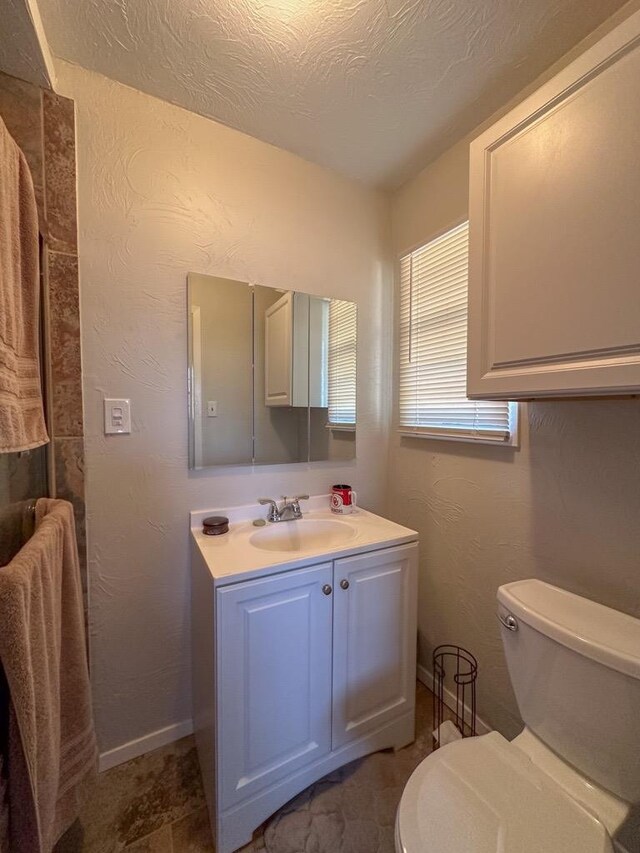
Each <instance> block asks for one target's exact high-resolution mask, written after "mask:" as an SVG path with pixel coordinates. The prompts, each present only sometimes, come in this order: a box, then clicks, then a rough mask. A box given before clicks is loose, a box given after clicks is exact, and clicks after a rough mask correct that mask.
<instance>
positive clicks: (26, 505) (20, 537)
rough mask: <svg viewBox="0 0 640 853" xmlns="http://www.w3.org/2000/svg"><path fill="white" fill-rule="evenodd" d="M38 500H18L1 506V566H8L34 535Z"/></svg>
mask: <svg viewBox="0 0 640 853" xmlns="http://www.w3.org/2000/svg"><path fill="white" fill-rule="evenodd" d="M35 506H36V502H35V501H34V500H30V501H18V502H17V503H12V504H7V505H6V506H3V507H0V568H2V566H6V565H7V563H10V562H11V560H13V558H14V557H15V555H16V554H17V553H18V551H19V550H20V549H21V548H22V546H23V545H25V544H26V543H27V542H28V541H29V539H31V537H32V536H33V531H34V527H35V521H36V514H35Z"/></svg>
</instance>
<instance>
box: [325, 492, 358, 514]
mask: <svg viewBox="0 0 640 853" xmlns="http://www.w3.org/2000/svg"><path fill="white" fill-rule="evenodd" d="M357 501H358V495H357V494H356V492H354V490H353V489H352V488H351V486H345V485H337V486H332V487H331V512H335V513H337V514H338V515H349V513H352V512H353V510H354V507H355V506H356V503H357Z"/></svg>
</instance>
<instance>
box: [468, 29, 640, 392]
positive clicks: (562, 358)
mask: <svg viewBox="0 0 640 853" xmlns="http://www.w3.org/2000/svg"><path fill="white" fill-rule="evenodd" d="M639 80H640V13H636V14H634V15H633V16H631V17H630V18H628V19H627V20H626V21H625V22H624V23H622V24H621V25H619V26H618V27H617V28H616V29H614V30H613V31H611V32H610V33H609V34H608V35H606V36H605V37H604V38H603V39H602V40H601V41H599V42H597V43H596V44H595V45H593V46H592V47H591V48H590V49H588V50H587V51H586V52H585V53H583V54H582V55H581V56H580V57H579V58H578V59H576V60H575V61H573V62H572V63H571V64H570V65H568V66H567V67H566V68H565V69H564V70H563V71H562V72H561V73H559V74H558V75H557V76H555V77H554V78H553V79H552V80H550V81H549V82H548V83H546V84H545V85H543V86H542V87H541V88H540V89H539V90H538V91H537V92H536V93H535V94H533V95H532V96H531V97H529V98H527V99H526V100H525V101H524V102H523V103H522V104H520V105H519V106H517V107H516V108H515V109H513V110H512V111H511V112H510V113H508V114H507V115H506V116H505V117H504V118H502V119H500V120H499V121H498V122H497V123H496V124H494V125H493V126H492V127H491V128H489V129H488V130H487V131H485V132H484V133H482V134H481V135H480V136H479V137H478V138H477V139H476V140H474V141H473V142H472V144H471V151H470V154H471V168H470V211H469V212H470V265H469V339H468V389H467V390H468V395H469V397H472V398H478V399H482V398H485V399H507V400H510V399H511V400H517V399H528V398H539V397H570V396H598V395H606V396H609V395H617V394H630V393H639V392H640V282H639V275H640V273H639V271H640V240H639V239H638V225H639V223H640V168H639V165H640V153H639V152H640V85H638V81H639Z"/></svg>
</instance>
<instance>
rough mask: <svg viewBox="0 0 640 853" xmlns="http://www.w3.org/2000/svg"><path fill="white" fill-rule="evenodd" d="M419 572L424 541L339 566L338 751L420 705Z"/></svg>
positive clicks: (335, 681) (335, 667) (336, 611)
mask: <svg viewBox="0 0 640 853" xmlns="http://www.w3.org/2000/svg"><path fill="white" fill-rule="evenodd" d="M417 569H418V546H417V544H412V545H401V546H399V547H396V548H388V549H385V550H383V551H374V552H372V553H369V554H361V555H358V556H355V557H346V558H345V559H342V560H336V562H335V563H334V581H335V593H334V595H335V601H334V635H333V727H332V743H333V748H334V749H337V748H338V747H340V746H342V745H343V744H346V743H349V742H350V741H352V740H356V739H357V738H359V737H362V736H363V735H365V734H366V733H368V732H370V731H371V730H373V729H376V728H378V727H379V726H381V725H383V724H384V723H386V722H388V721H390V720H392V719H393V718H395V717H397V716H398V715H400V714H402V713H403V712H405V711H411V710H412V709H413V707H414V704H415V679H416V606H415V602H416V595H417Z"/></svg>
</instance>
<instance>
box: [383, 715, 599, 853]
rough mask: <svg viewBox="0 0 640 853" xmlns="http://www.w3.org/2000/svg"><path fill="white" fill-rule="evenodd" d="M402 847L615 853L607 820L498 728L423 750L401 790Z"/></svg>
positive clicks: (445, 852) (408, 852)
mask: <svg viewBox="0 0 640 853" xmlns="http://www.w3.org/2000/svg"><path fill="white" fill-rule="evenodd" d="M396 847H397V849H398V851H399V853H613V849H614V848H613V846H612V842H611V838H610V836H609V834H608V833H607V831H606V829H605V827H604V826H603V824H602V823H601V822H600V821H599V820H598V818H597V817H595V816H594V815H593V814H591V813H590V812H588V811H586V809H584V808H583V807H582V806H580V805H579V804H578V803H577V802H576V801H575V800H573V799H572V798H571V797H570V796H569V795H568V794H567V793H566V792H565V791H564V790H563V789H562V788H561V787H560V786H559V785H558V784H557V783H556V782H554V780H553V779H552V778H551V777H550V776H548V775H547V774H546V773H544V772H543V771H542V770H540V768H539V767H537V766H536V765H535V764H533V763H532V761H531V760H530V758H529V757H528V756H527V755H525V753H524V752H522V751H521V750H520V749H518V747H516V746H514V745H513V744H511V743H510V742H509V741H508V740H506V739H505V738H503V737H502V735H500V734H498V733H497V732H491V733H490V734H487V735H483V736H482V737H476V738H468V739H466V740H461V741H456V742H455V743H451V744H449V745H448V746H444V747H442V749H440V750H438V751H437V752H436V753H434V754H433V755H431V756H429V757H428V758H426V759H425V760H424V761H423V762H422V763H421V764H420V765H419V766H418V767H417V768H416V770H415V771H414V773H413V775H412V776H411V778H410V779H409V781H408V783H407V786H406V788H405V790H404V793H403V795H402V799H401V801H400V806H399V808H398V816H397V823H396Z"/></svg>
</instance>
